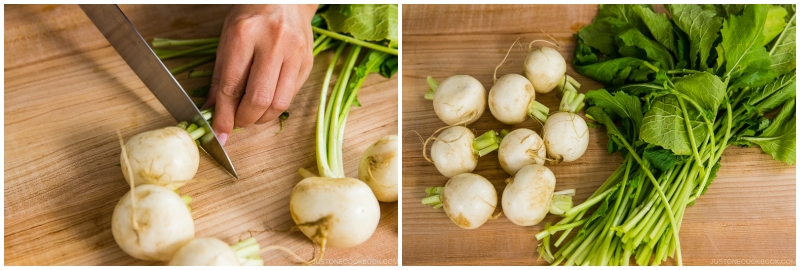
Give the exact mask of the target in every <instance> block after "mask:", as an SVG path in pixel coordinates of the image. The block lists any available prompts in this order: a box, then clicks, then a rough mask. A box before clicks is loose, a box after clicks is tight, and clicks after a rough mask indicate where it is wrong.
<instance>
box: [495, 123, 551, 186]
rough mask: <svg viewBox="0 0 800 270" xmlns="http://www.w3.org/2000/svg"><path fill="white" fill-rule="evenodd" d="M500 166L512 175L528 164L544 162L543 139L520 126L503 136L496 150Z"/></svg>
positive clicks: (545, 156)
mask: <svg viewBox="0 0 800 270" xmlns="http://www.w3.org/2000/svg"><path fill="white" fill-rule="evenodd" d="M497 157H498V159H499V160H500V167H503V170H505V171H506V172H507V173H508V174H510V175H514V174H515V173H517V171H518V170H519V169H521V168H522V167H524V166H526V165H530V164H544V162H545V159H546V158H547V155H546V151H545V146H544V141H543V140H542V138H541V137H539V134H537V133H536V132H535V131H533V130H530V129H527V128H520V129H516V130H514V131H511V132H509V133H508V134H506V135H505V136H503V140H502V142H500V148H499V149H498V150H497Z"/></svg>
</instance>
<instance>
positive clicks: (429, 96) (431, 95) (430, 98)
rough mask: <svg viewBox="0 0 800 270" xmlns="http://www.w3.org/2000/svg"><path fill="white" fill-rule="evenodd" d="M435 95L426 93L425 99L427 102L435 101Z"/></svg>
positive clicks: (430, 92)
mask: <svg viewBox="0 0 800 270" xmlns="http://www.w3.org/2000/svg"><path fill="white" fill-rule="evenodd" d="M433 95H434V92H433V91H428V92H427V93H425V99H426V100H433Z"/></svg>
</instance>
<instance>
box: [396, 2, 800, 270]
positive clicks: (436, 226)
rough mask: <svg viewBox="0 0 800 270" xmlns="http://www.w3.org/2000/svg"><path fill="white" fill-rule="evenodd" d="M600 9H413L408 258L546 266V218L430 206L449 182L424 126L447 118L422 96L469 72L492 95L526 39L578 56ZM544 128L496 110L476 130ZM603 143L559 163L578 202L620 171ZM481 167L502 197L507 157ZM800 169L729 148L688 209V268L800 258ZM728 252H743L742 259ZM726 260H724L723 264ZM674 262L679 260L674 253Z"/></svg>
mask: <svg viewBox="0 0 800 270" xmlns="http://www.w3.org/2000/svg"><path fill="white" fill-rule="evenodd" d="M596 12H597V6H595V5H564V6H559V5H403V86H402V89H403V94H402V95H403V101H402V102H403V103H402V104H403V122H402V123H403V136H404V137H403V207H402V209H403V221H402V223H403V264H404V265H543V264H546V262H545V261H544V260H539V259H538V254H537V253H536V247H537V244H538V242H537V241H536V239H535V238H534V234H536V233H537V232H539V231H540V230H541V229H542V228H543V226H544V224H545V223H546V222H556V221H557V220H558V219H557V217H555V216H553V215H549V216H548V217H547V218H546V219H545V220H544V221H543V222H541V223H540V224H539V225H536V226H533V227H520V226H517V225H514V224H513V223H511V222H510V221H509V220H508V219H506V218H505V217H500V218H498V219H496V220H492V221H489V222H487V223H486V224H484V225H483V226H482V227H480V228H477V229H474V230H464V229H461V228H459V227H457V226H456V225H455V224H453V223H452V222H451V221H450V220H449V219H448V218H447V217H446V216H445V214H444V213H443V212H442V211H441V210H435V209H432V208H430V207H427V206H424V205H422V204H421V203H420V200H421V199H422V198H424V195H425V192H424V188H425V187H431V186H442V185H444V184H445V183H446V181H447V178H446V177H444V176H441V175H440V174H439V173H438V172H437V170H436V168H435V167H434V166H433V164H430V163H428V162H427V161H425V160H424V159H423V157H422V149H423V148H422V143H421V140H420V139H419V138H418V136H417V134H416V133H419V134H420V135H421V136H423V137H427V136H430V135H431V134H432V133H433V132H434V131H435V130H436V129H438V128H440V127H443V126H444V125H445V124H444V123H443V122H442V121H441V120H439V119H438V118H437V117H436V115H435V114H434V112H433V106H432V104H431V103H430V102H428V101H426V100H424V99H423V98H422V96H423V94H424V93H425V92H426V91H427V89H428V86H427V84H426V82H425V77H426V76H433V77H434V78H436V79H437V80H439V81H441V80H442V79H444V78H445V77H448V76H451V75H456V74H468V75H471V76H473V77H475V78H476V79H478V80H479V81H481V82H482V83H483V85H484V87H485V88H486V89H487V91H488V90H489V89H490V87H491V85H492V83H491V82H492V72H493V70H494V67H495V66H496V65H497V64H498V63H499V62H500V61H501V60H502V59H503V56H504V55H505V53H506V51H507V50H508V48H509V46H510V45H511V44H512V42H514V40H515V39H517V38H521V41H522V43H523V44H527V42H530V41H532V40H536V39H547V36H546V35H545V34H543V33H542V31H544V32H546V33H548V34H550V35H552V36H553V38H555V39H556V40H557V41H558V42H559V43H560V44H561V45H562V47H561V48H559V49H558V50H559V51H560V52H561V53H562V55H563V56H564V57H565V59H566V60H567V63H570V62H571V60H572V52H573V50H574V46H575V42H574V40H573V38H572V35H573V34H574V33H576V32H577V30H578V29H580V28H581V27H582V26H583V25H586V24H588V23H590V22H591V20H592V18H593V17H594V15H595V14H596ZM523 58H524V52H523V51H522V50H520V49H517V48H515V49H514V50H513V51H512V52H511V54H510V56H509V60H508V61H507V62H506V63H505V64H504V65H503V67H501V68H500V69H499V70H498V73H497V74H498V76H501V75H503V74H507V73H512V72H513V73H521V71H522V60H523ZM567 73H568V74H570V75H571V76H573V77H575V78H576V79H578V81H579V82H581V83H582V84H583V87H582V90H581V92H585V91H587V90H590V89H597V88H600V87H602V85H600V84H598V83H597V82H594V81H591V80H589V79H587V78H585V77H583V76H580V75H578V74H577V73H576V72H575V71H574V70H573V69H572V68H571V67H570V68H568V70H567ZM537 100H538V101H540V102H542V103H543V104H545V105H547V106H548V107H550V108H557V107H558V100H557V98H556V96H555V94H554V93H550V94H543V95H537ZM520 127H525V128H531V129H533V130H535V131H537V132H540V131H541V126H539V125H538V124H535V123H534V122H533V121H531V120H528V121H526V122H524V123H521V124H518V125H515V126H508V125H504V124H502V123H500V122H498V121H497V120H495V119H494V118H493V117H492V115H491V113H490V112H489V111H488V109H487V111H486V113H484V115H483V116H482V117H481V118H480V119H479V120H478V121H477V122H476V123H474V124H472V125H470V128H472V129H474V130H475V131H476V134H481V133H483V132H486V131H487V130H489V129H494V130H500V129H504V128H505V129H515V128H520ZM590 137H591V138H592V139H591V142H590V144H589V148H588V149H587V151H586V154H585V155H584V156H583V157H582V158H581V159H579V160H577V161H575V162H572V163H566V164H563V163H562V164H559V165H555V166H549V168H550V169H551V170H552V171H553V172H554V174H555V175H556V178H557V179H558V182H557V185H556V190H562V189H569V188H575V189H577V196H576V197H575V198H574V199H575V202H576V203H580V202H583V201H584V200H585V199H586V198H587V197H588V196H589V195H590V194H591V193H592V192H594V190H595V189H597V188H598V187H599V186H600V184H601V183H602V182H603V181H604V180H605V179H606V178H607V177H608V176H609V175H610V174H611V172H612V171H613V170H614V169H615V168H616V167H617V166H619V164H620V163H621V161H622V158H621V157H620V156H619V154H614V155H609V154H608V153H607V151H606V145H607V142H608V138H607V137H606V135H605V130H603V129H591V134H590ZM475 173H477V174H480V175H482V176H484V177H486V178H487V179H489V180H490V181H491V182H492V183H493V184H494V185H495V187H496V188H497V190H498V192H502V190H503V187H504V186H505V184H504V180H505V179H506V178H508V177H509V176H508V175H507V174H506V173H505V172H504V171H503V170H502V169H501V167H500V165H499V162H498V161H497V154H496V153H492V154H489V155H487V156H484V157H482V158H480V161H479V162H478V167H477V169H476V170H475ZM795 175H796V167H795V166H787V165H786V164H783V163H781V162H778V161H774V160H772V158H771V157H770V156H769V155H766V154H764V153H762V152H761V150H760V149H759V148H738V147H729V148H728V150H727V151H726V152H725V153H724V154H723V157H722V169H721V170H720V171H719V174H718V176H717V178H716V180H715V181H714V183H713V184H712V185H711V187H710V189H709V190H708V192H707V193H706V194H705V195H704V196H702V197H701V198H700V199H698V200H697V202H696V204H695V205H694V206H691V207H689V208H688V209H687V211H686V214H685V217H684V219H683V225H682V227H681V232H680V235H681V244H682V247H681V248H682V250H683V256H684V257H683V262H684V264H685V265H710V264H783V265H787V264H791V265H794V264H795V256H796V255H795V254H796V253H795V252H796V248H795V245H796V244H795V240H796V235H795V230H796V216H795V212H796V196H795V193H796V184H795V182H796V176H795ZM725 259H739V261H731V260H725ZM718 260H722V261H718ZM667 264H674V261H673V260H670V261H668V262H667Z"/></svg>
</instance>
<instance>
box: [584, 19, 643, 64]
mask: <svg viewBox="0 0 800 270" xmlns="http://www.w3.org/2000/svg"><path fill="white" fill-rule="evenodd" d="M626 27H630V26H629V25H628V24H626V23H625V22H624V21H622V20H619V19H617V18H601V17H599V16H598V17H596V18H595V19H594V21H592V24H590V25H587V26H585V27H583V28H581V30H579V31H578V37H580V39H581V40H582V41H583V43H584V44H586V45H588V46H590V47H592V48H595V49H597V50H599V51H600V52H601V53H603V54H604V55H605V56H606V57H616V56H617V55H618V54H619V53H618V52H617V50H618V48H617V45H616V42H615V40H614V36H616V35H617V33H618V32H619V31H620V30H622V29H625V28H626Z"/></svg>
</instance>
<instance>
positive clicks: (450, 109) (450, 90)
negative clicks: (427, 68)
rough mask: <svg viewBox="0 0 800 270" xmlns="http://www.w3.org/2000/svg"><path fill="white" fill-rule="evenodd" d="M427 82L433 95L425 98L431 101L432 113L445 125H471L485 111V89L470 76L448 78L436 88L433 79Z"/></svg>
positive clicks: (427, 95)
mask: <svg viewBox="0 0 800 270" xmlns="http://www.w3.org/2000/svg"><path fill="white" fill-rule="evenodd" d="M428 82H429V85H430V86H431V91H433V94H432V95H431V94H430V92H429V94H426V95H425V98H426V99H432V100H433V110H434V112H436V115H437V116H439V119H441V120H442V121H443V122H444V123H445V124H447V125H450V126H452V125H469V124H472V123H473V122H475V121H476V120H478V118H480V117H481V115H482V114H483V112H484V110H486V89H485V88H483V85H482V84H481V82H479V81H478V80H477V79H475V78H473V77H472V76H469V75H454V76H450V77H447V78H446V79H444V80H443V81H442V82H441V83H440V84H438V86H437V85H436V83H435V81H433V78H430V77H428Z"/></svg>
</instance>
